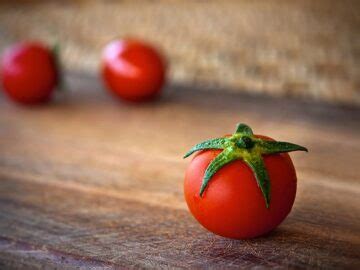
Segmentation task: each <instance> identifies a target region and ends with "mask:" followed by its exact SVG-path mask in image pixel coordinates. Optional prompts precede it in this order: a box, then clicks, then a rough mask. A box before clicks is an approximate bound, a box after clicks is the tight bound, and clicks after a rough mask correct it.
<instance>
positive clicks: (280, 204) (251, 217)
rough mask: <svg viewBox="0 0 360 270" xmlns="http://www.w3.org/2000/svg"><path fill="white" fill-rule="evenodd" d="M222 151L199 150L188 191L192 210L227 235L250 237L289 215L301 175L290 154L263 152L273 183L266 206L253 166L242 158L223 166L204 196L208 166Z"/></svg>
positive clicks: (207, 225) (213, 229) (190, 171)
mask: <svg viewBox="0 0 360 270" xmlns="http://www.w3.org/2000/svg"><path fill="white" fill-rule="evenodd" d="M259 137H262V138H267V137H265V136H259ZM220 152H221V150H205V151H202V152H199V153H198V154H197V155H196V156H195V157H194V158H193V160H192V161H191V163H190V165H189V167H188V168H187V170H186V175H185V181H184V194H185V200H186V202H187V205H188V207H189V209H190V212H191V213H192V215H193V216H194V217H195V218H196V219H197V220H198V222H199V223H200V224H202V225H203V226H204V227H205V228H206V229H208V230H209V231H211V232H213V233H215V234H218V235H221V236H224V237H228V238H234V239H247V238H253V237H257V236H261V235H264V234H266V233H268V232H270V231H271V230H273V229H274V228H275V227H277V226H278V225H279V224H280V223H281V222H282V221H283V220H284V219H285V218H286V216H287V215H288V214H289V212H290V210H291V208H292V205H293V203H294V200H295V195H296V184H297V179H296V172H295V168H294V165H293V163H292V161H291V159H290V156H289V155H288V154H287V153H282V154H274V155H264V156H263V159H264V162H265V167H266V169H267V172H268V175H269V178H270V183H271V202H270V207H269V208H266V206H265V201H264V197H263V195H262V193H261V191H260V188H259V187H258V186H257V183H256V180H255V176H254V174H253V172H252V170H251V169H250V168H249V167H248V166H247V165H246V164H245V163H244V162H243V161H241V160H237V161H234V162H232V163H229V164H227V165H225V166H224V167H223V168H221V169H220V170H219V171H218V172H217V173H216V174H215V175H214V176H213V177H212V179H211V180H210V182H209V184H208V186H207V188H206V190H205V192H204V194H203V197H200V195H199V191H200V186H201V183H202V179H203V176H204V173H205V170H206V168H207V166H208V165H209V163H210V162H211V161H212V160H213V159H214V158H215V157H216V156H217V155H218V154H219V153H220Z"/></svg>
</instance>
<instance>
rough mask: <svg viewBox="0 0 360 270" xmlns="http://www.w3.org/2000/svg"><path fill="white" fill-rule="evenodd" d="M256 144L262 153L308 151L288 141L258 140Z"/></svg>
mask: <svg viewBox="0 0 360 270" xmlns="http://www.w3.org/2000/svg"><path fill="white" fill-rule="evenodd" d="M257 145H258V146H259V147H260V148H261V153H262V154H276V153H287V152H292V151H305V152H308V150H307V149H306V148H305V147H303V146H300V145H297V144H293V143H288V142H276V141H265V140H258V141H257Z"/></svg>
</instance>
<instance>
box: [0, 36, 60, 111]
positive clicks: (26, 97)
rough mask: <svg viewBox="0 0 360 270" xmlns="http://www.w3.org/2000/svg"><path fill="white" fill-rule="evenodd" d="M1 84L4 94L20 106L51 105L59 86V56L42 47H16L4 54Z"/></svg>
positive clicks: (16, 45)
mask: <svg viewBox="0 0 360 270" xmlns="http://www.w3.org/2000/svg"><path fill="white" fill-rule="evenodd" d="M1 81H2V86H3V90H4V92H5V93H6V94H7V95H8V96H9V97H10V98H11V99H12V100H14V101H16V102H19V103H22V104H34V103H42V102H45V101H48V100H49V99H50V97H51V95H52V93H53V90H54V89H55V87H56V85H57V82H58V69H57V65H56V59H55V56H54V54H53V53H52V51H51V50H50V49H49V48H47V47H46V46H44V45H43V44H41V43H37V42H27V43H18V44H15V45H13V46H11V47H9V48H8V49H7V50H5V52H4V54H3V57H2V60H1Z"/></svg>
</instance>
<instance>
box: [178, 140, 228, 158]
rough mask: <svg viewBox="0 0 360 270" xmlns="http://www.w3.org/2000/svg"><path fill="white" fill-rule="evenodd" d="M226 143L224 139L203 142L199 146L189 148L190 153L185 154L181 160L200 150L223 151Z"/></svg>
mask: <svg viewBox="0 0 360 270" xmlns="http://www.w3.org/2000/svg"><path fill="white" fill-rule="evenodd" d="M226 141H227V139H226V138H216V139H211V140H207V141H203V142H202V143H199V144H197V145H195V146H194V147H193V148H191V149H190V151H189V152H187V153H186V154H185V155H184V157H183V158H187V157H188V156H190V155H192V154H193V153H194V152H196V151H200V150H205V149H224V147H225V143H226Z"/></svg>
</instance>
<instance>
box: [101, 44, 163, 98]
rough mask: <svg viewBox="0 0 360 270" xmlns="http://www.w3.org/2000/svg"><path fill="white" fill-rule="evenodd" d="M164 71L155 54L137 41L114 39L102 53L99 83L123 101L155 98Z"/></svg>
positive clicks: (157, 53)
mask: <svg viewBox="0 0 360 270" xmlns="http://www.w3.org/2000/svg"><path fill="white" fill-rule="evenodd" d="M165 71H166V67H165V61H164V59H163V58H162V56H161V55H160V54H159V52H157V50H156V49H155V48H153V47H151V46H150V45H148V44H145V43H144V42H141V41H136V40H115V41H112V42H110V43H109V44H108V45H107V46H106V47H105V49H104V51H103V57H102V77H103V80H104V82H105V84H106V85H107V87H108V89H109V90H110V91H111V92H112V93H114V94H115V95H116V96H118V97H120V98H121V99H124V100H127V101H144V100H149V99H152V98H154V97H156V96H157V95H158V94H159V93H160V91H161V88H162V86H163V84H164V81H165Z"/></svg>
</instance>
